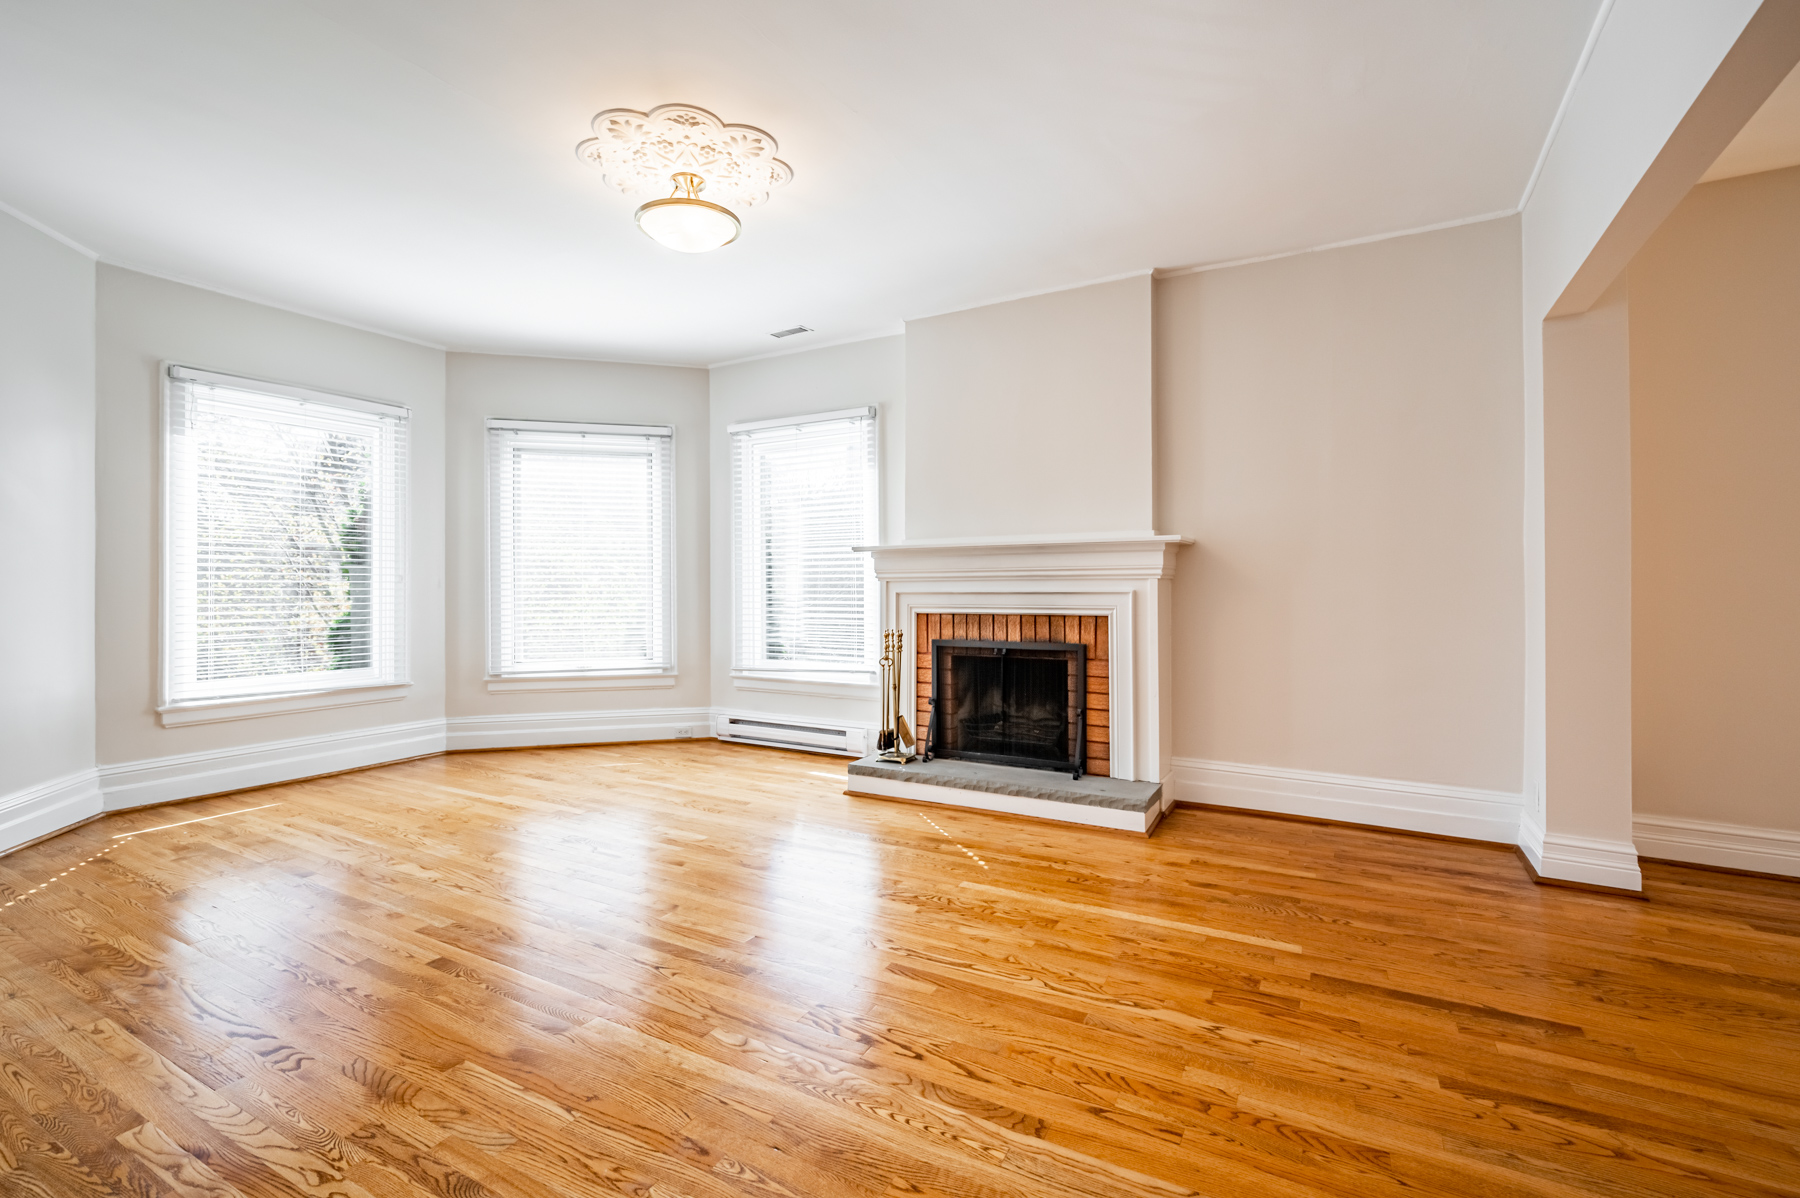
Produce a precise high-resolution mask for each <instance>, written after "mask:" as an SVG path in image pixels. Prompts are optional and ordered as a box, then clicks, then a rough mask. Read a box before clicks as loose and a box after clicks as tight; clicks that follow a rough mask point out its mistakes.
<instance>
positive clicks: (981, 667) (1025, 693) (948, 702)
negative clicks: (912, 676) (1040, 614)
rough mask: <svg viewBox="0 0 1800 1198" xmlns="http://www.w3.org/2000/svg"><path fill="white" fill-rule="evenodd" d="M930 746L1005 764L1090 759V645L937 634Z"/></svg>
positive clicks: (1071, 764) (1075, 765)
mask: <svg viewBox="0 0 1800 1198" xmlns="http://www.w3.org/2000/svg"><path fill="white" fill-rule="evenodd" d="M931 662H932V670H931V726H930V729H929V733H930V739H929V742H928V744H927V745H926V749H927V751H928V752H929V753H930V754H931V755H932V756H934V757H961V758H967V759H969V760H972V761H987V762H993V763H995V764H1001V765H1023V766H1033V767H1037V768H1040V769H1055V770H1064V769H1066V770H1071V771H1072V772H1073V773H1074V774H1075V776H1076V777H1080V776H1081V774H1082V772H1083V771H1084V769H1085V767H1086V752H1085V748H1086V746H1085V742H1086V739H1087V736H1086V731H1087V711H1086V706H1087V703H1086V699H1087V649H1086V647H1085V646H1083V645H1062V644H1050V643H1046V642H1043V641H950V640H936V641H932V642H931Z"/></svg>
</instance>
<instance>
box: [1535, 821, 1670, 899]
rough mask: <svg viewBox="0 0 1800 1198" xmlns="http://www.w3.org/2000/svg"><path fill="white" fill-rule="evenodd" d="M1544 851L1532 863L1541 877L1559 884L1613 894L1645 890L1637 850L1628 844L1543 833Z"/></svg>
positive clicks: (1626, 842) (1627, 842)
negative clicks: (1603, 889) (1602, 889)
mask: <svg viewBox="0 0 1800 1198" xmlns="http://www.w3.org/2000/svg"><path fill="white" fill-rule="evenodd" d="M1542 845H1543V848H1542V849H1540V850H1539V854H1538V857H1537V859H1536V860H1535V861H1533V862H1532V866H1533V868H1535V869H1536V870H1537V871H1538V875H1539V876H1540V877H1543V878H1548V879H1550V880H1552V881H1557V882H1584V883H1586V884H1587V885H1589V886H1610V887H1612V888H1613V889H1614V890H1642V889H1643V888H1644V875H1643V874H1642V873H1641V872H1640V871H1639V869H1638V854H1637V846H1636V845H1634V844H1632V843H1631V842H1630V841H1629V840H1596V839H1594V838H1593V837H1589V836H1568V835H1565V834H1562V833H1558V832H1546V833H1544V836H1543V840H1542Z"/></svg>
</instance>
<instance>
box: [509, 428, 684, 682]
mask: <svg viewBox="0 0 1800 1198" xmlns="http://www.w3.org/2000/svg"><path fill="white" fill-rule="evenodd" d="M497 428H503V429H504V428H518V429H534V430H539V431H543V432H557V433H617V434H620V435H623V436H629V437H642V436H665V437H667V438H668V439H669V476H670V477H669V516H668V524H669V533H668V536H669V545H668V562H667V566H666V569H665V575H666V577H667V578H668V595H667V596H666V597H665V599H664V602H665V603H666V605H667V608H668V610H667V612H666V613H665V615H664V621H665V624H666V627H667V629H668V638H669V644H668V658H669V664H668V665H667V666H665V667H663V668H662V669H660V670H646V669H644V668H642V667H633V666H623V667H620V668H618V669H611V670H582V671H579V672H575V671H570V672H558V673H553V674H529V673H523V674H496V673H494V672H493V661H494V635H495V634H494V628H495V624H496V622H497V621H496V618H495V611H494V605H495V603H496V600H497V596H498V591H499V588H498V587H497V586H496V575H495V573H494V571H495V569H496V563H495V561H494V519H495V511H494V480H493V478H492V477H490V471H489V467H488V461H489V454H490V448H489V445H488V435H489V432H490V430H492V429H497ZM680 452H681V444H680V441H679V440H678V434H677V431H676V428H675V426H674V425H672V424H604V423H591V422H587V421H570V420H523V419H510V418H507V417H502V416H489V417H488V418H487V419H485V420H484V421H483V422H482V426H481V474H482V481H481V488H482V555H483V556H482V561H483V564H484V567H485V570H484V573H483V578H482V590H483V592H484V595H485V607H484V611H483V616H484V621H483V622H484V624H485V627H486V638H487V640H486V644H485V645H484V646H483V649H482V662H483V668H484V671H485V678H484V682H485V683H486V685H487V689H488V693H489V694H506V693H509V692H515V691H594V690H660V689H663V688H667V687H672V686H674V685H675V683H676V681H677V679H678V677H679V674H680V669H681V602H680V599H681V595H680V591H679V589H678V588H679V586H680V565H681V496H680V493H679V487H680V479H679V478H678V477H676V465H675V463H676V459H677V456H678V455H679V454H680Z"/></svg>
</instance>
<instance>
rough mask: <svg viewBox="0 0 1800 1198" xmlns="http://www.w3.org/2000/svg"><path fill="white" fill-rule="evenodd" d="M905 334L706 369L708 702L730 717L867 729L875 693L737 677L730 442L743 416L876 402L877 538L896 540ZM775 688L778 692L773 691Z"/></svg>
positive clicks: (875, 709) (875, 713)
mask: <svg viewBox="0 0 1800 1198" xmlns="http://www.w3.org/2000/svg"><path fill="white" fill-rule="evenodd" d="M905 343H906V338H904V337H878V338H875V339H873V340H869V341H857V342H853V343H851V344H849V345H836V346H827V347H826V348H824V349H815V350H810V351H807V352H805V353H794V354H784V355H782V356H780V357H774V358H763V359H761V360H759V361H754V362H741V363H738V364H737V365H735V366H720V367H715V368H713V370H712V658H713V672H712V702H713V704H714V705H715V706H717V707H720V708H723V709H725V710H728V711H743V712H765V713H772V714H787V715H795V716H808V717H812V718H814V719H821V720H844V721H848V722H852V723H860V724H868V725H873V724H874V723H875V721H876V720H877V718H878V717H879V714H880V713H879V704H878V700H877V697H876V695H877V690H876V688H875V687H873V686H869V687H840V686H835V685H821V684H805V683H773V682H769V681H766V680H749V679H734V678H733V677H732V676H731V654H732V627H731V624H732V590H731V588H732V572H731V439H730V437H729V436H728V435H727V434H726V432H725V429H726V427H727V426H728V425H731V424H733V423H736V422H737V421H741V420H767V419H772V418H774V417H777V416H803V415H805V414H807V413H808V412H829V411H832V410H834V409H837V408H851V407H861V406H864V405H874V406H875V407H876V408H877V409H878V412H877V417H876V419H877V421H878V427H879V430H880V435H881V470H882V481H883V499H882V530H881V539H882V540H883V541H884V542H886V541H892V540H896V539H898V538H899V536H900V521H901V519H902V515H901V512H902V505H903V503H904V497H903V496H904V492H903V490H902V488H903V487H904V486H905V485H906V484H907V482H908V481H909V480H908V478H907V475H906V465H907V456H906V453H907V447H906V425H907V419H908V418H907V413H906V411H905V392H906V348H905ZM774 687H780V688H782V689H771V688H774Z"/></svg>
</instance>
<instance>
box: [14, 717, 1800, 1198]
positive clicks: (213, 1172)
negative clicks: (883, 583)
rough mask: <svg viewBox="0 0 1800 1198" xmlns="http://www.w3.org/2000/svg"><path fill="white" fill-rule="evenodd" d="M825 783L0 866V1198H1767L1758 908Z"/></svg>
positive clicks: (831, 775) (788, 778)
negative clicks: (994, 809)
mask: <svg viewBox="0 0 1800 1198" xmlns="http://www.w3.org/2000/svg"><path fill="white" fill-rule="evenodd" d="M844 785H845V779H844V772H843V766H842V764H841V763H840V762H838V761H835V760H833V759H830V758H823V757H815V756H807V755H803V754H795V753H784V752H780V751H775V750H759V749H749V748H744V747H741V746H725V745H719V744H716V743H712V742H683V743H678V744H663V745H629V746H617V747H610V748H586V749H563V750H536V751H526V752H515V753H487V754H468V755H459V756H454V757H445V758H435V759H430V760H424V761H417V762H409V763H405V764H402V765H398V766H390V767H386V768H383V769H379V770H372V771H366V772H363V773H359V774H349V775H343V776H340V777H336V778H328V779H320V780H316V781H313V782H306V783H296V784H292V785H289V786H282V787H271V788H268V789H266V790H262V791H256V792H250V793H246V794H240V795H232V796H228V797H225V798H220V799H211V800H202V801H198V802H195V803H190V804H184V805H181V806H177V807H170V808H160V809H155V810H148V811H142V812H135V813H129V814H125V815H119V816H113V817H109V818H107V819H105V820H102V821H98V822H96V823H93V824H89V825H87V826H85V827H83V828H80V829H78V830H76V831H73V832H70V833H68V834H66V835H64V836H62V837H59V838H57V839H55V840H52V841H47V842H45V843H43V844H40V845H36V846H33V847H31V848H29V849H26V850H22V851H20V852H18V853H15V854H13V855H12V856H10V857H6V858H0V903H3V904H6V905H0V1194H5V1195H8V1196H11V1195H14V1194H18V1195H21V1196H25V1195H33V1196H38V1195H42V1196H49V1198H62V1196H64V1195H120V1196H124V1195H134V1196H136V1195H141V1196H145V1198H149V1196H152V1195H179V1196H181V1198H190V1196H191V1198H265V1196H267V1198H288V1196H292V1195H315V1196H337V1195H341V1196H343V1198H419V1196H423V1195H439V1196H442V1198H566V1196H568V1195H590V1194H592V1195H619V1194H628V1195H636V1196H644V1198H677V1196H682V1195H685V1196H688V1198H753V1196H754V1198H788V1196H792V1198H840V1196H841V1198H863V1196H872V1195H884V1196H885V1195H956V1196H959V1198H961V1196H964V1195H971V1196H991V1198H1026V1196H1031V1198H1068V1196H1074V1195H1098V1196H1105V1198H1141V1196H1146V1195H1159V1196H1164V1195H1183V1194H1204V1195H1209V1196H1234V1195H1251V1196H1255V1198H1313V1196H1317V1195H1374V1194H1445V1195H1462V1194H1484V1195H1485V1194H1492V1195H1537V1196H1542V1198H1564V1196H1573V1195H1591V1194H1605V1195H1621V1196H1622V1195H1646V1194H1651V1195H1703V1194H1704V1195H1740V1194H1741V1195H1753V1194H1800V884H1796V883H1788V882H1782V881H1778V880H1771V879H1759V878H1750V877H1739V876H1733V875H1727V874H1720V873H1709V872H1706V871H1700V870H1691V869H1684V868H1679V867H1673V866H1660V865H1648V866H1646V869H1645V877H1646V889H1647V893H1648V895H1649V901H1647V902H1636V901H1629V900H1623V899H1618V898H1613V897H1608V896H1602V895H1595V894H1585V893H1581V892H1578V891H1568V890H1557V889H1552V888H1546V887H1538V886H1535V885H1533V884H1532V883H1531V882H1530V881H1529V880H1528V879H1527V878H1526V876H1525V874H1524V872H1523V869H1522V867H1521V866H1520V865H1519V863H1518V862H1517V860H1516V859H1515V858H1514V857H1513V856H1512V855H1511V854H1510V853H1509V852H1504V851H1500V850H1494V849H1489V848H1485V847H1482V846H1476V845H1466V844H1454V843H1448V842H1440V841H1431V840H1425V839H1420V838H1416V837H1406V836H1399V835H1394V834H1387V833H1379V832H1373V831H1365V830H1359V829H1353V828H1342V827H1330V826H1323V825H1312V824H1302V823H1295V822H1290V821H1282V820H1272V819H1262V818H1257V817H1254V816H1248V815H1239V814H1232V813H1227V812H1218V811H1191V810H1178V811H1176V812H1174V813H1172V814H1171V815H1170V816H1169V818H1168V819H1167V820H1166V821H1165V822H1164V824H1163V826H1162V828H1161V830H1159V832H1158V834H1157V835H1156V836H1155V837H1153V838H1151V839H1148V840H1139V839H1135V838H1126V837H1119V836H1114V835H1111V834H1107V833H1104V832H1097V831H1093V830H1087V829H1081V828H1076V827H1068V826H1059V825H1049V824H1039V823H1032V822H1029V821H1023V820H1016V819H1009V818H1006V817H1002V816H995V815H986V814H979V813H973V812H958V811H950V810H938V809H927V808H921V807H916V806H912V805H908V804H902V803H886V802H882V801H878V800H868V799H852V798H848V797H846V796H845V795H843V793H842V791H843V789H844ZM264 804H270V805H269V806H264ZM252 808H260V809H259V810H251V809H252ZM188 821H196V822H188ZM170 825H173V826H170Z"/></svg>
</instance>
